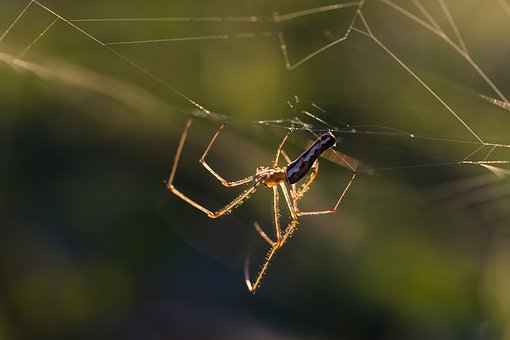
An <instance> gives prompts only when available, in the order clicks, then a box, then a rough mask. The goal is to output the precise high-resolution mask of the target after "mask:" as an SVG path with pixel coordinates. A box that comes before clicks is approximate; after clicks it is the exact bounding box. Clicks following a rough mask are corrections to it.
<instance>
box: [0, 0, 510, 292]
mask: <svg viewBox="0 0 510 340" xmlns="http://www.w3.org/2000/svg"><path fill="white" fill-rule="evenodd" d="M165 6H166V7H164V8H158V6H157V5H150V4H147V7H146V8H140V7H141V5H140V4H124V2H123V3H120V2H110V3H108V4H104V5H103V8H102V9H101V12H100V13H101V14H100V15H98V12H97V11H96V10H93V9H91V8H90V7H88V6H83V7H80V5H76V4H72V5H71V4H69V3H66V2H61V1H27V2H26V3H25V4H23V5H22V4H21V3H20V2H19V1H17V2H9V1H7V2H3V3H2V4H1V5H0V13H2V14H1V17H0V22H1V26H0V60H1V61H2V62H3V63H4V64H6V65H9V66H10V67H12V68H13V69H14V70H16V71H19V72H20V73H21V72H24V73H25V74H26V73H28V74H31V75H35V76H37V77H39V78H41V79H43V81H47V82H56V83H60V84H63V85H66V86H67V85H70V86H72V87H76V88H82V89H85V90H87V91H91V92H96V93H99V94H101V95H104V96H106V97H108V98H111V99H113V100H115V101H117V102H120V103H122V104H124V105H125V106H127V107H128V108H130V109H131V111H130V112H133V113H135V114H143V117H144V119H145V120H147V121H148V122H149V123H150V124H152V125H151V126H152V127H153V128H155V129H162V130H164V131H171V132H172V134H173V135H172V140H173V142H172V143H174V144H176V143H177V140H178V138H179V133H180V131H181V128H182V127H183V126H184V121H185V119H182V118H188V117H196V119H197V120H201V121H203V122H206V124H207V122H212V123H214V124H213V125H215V126H216V125H218V124H219V123H220V122H225V121H228V122H229V123H230V125H229V127H228V128H227V129H230V128H231V130H232V131H236V129H239V131H246V130H250V129H254V130H256V131H258V132H257V134H250V132H248V133H246V135H245V136H250V137H251V138H252V139H253V140H252V141H251V144H249V145H247V146H246V148H247V149H249V150H250V151H249V152H250V154H252V153H253V154H256V155H261V158H264V157H265V156H263V151H262V150H264V151H266V154H267V153H269V154H271V152H273V149H271V148H273V147H274V141H275V140H277V139H278V138H279V137H281V136H282V135H284V134H285V132H286V131H288V130H289V129H292V130H295V131H297V135H300V136H306V135H308V138H312V137H313V135H317V134H320V133H322V132H325V131H333V132H334V133H335V135H337V136H338V137H340V138H341V140H342V143H341V144H340V143H339V145H338V147H337V150H339V151H341V152H343V153H345V154H347V155H349V156H352V157H354V158H356V159H359V160H361V161H362V162H364V163H363V164H367V169H370V171H367V172H375V174H376V176H374V178H370V179H365V181H368V182H367V183H372V184H373V182H374V181H375V182H376V181H386V180H387V179H390V180H391V181H394V182H397V183H404V184H405V185H409V186H411V187H420V191H419V192H420V193H422V194H423V192H425V194H424V195H426V197H427V201H428V202H431V204H437V205H441V206H442V207H443V208H444V209H445V210H446V211H448V212H453V213H452V214H454V215H457V214H458V215H459V216H460V217H459V219H460V220H462V219H466V221H465V223H466V224H469V225H472V224H475V225H478V226H482V227H483V228H488V226H491V227H493V228H495V229H496V230H500V229H498V228H503V227H504V226H505V225H506V224H508V221H509V220H510V216H509V215H508V213H507V210H508V209H505V207H504V202H507V201H508V196H509V195H508V189H507V185H506V184H504V183H507V181H508V176H509V175H510V169H509V164H510V137H509V136H510V135H509V134H508V126H510V124H509V123H510V113H509V112H508V111H509V107H510V103H509V101H508V99H507V96H508V91H509V86H510V83H509V82H508V78H507V77H506V75H505V72H501V70H504V69H506V66H507V60H506V56H508V52H509V49H510V43H509V42H508V39H505V36H506V34H507V33H508V30H509V25H510V4H509V3H508V2H507V1H506V0H493V1H476V0H470V1H462V2H455V1H446V0H437V1H432V2H425V1H419V0H413V1H390V0H380V1H376V0H374V1H345V2H327V1H319V2H315V4H314V5H313V6H310V5H309V4H307V3H305V2H303V3H301V2H292V3H286V2H283V1H282V2H271V3H269V4H264V5H260V6H253V5H252V6H249V5H246V4H245V3H243V4H241V3H239V4H235V5H232V4H231V3H226V2H221V1H218V2H214V4H211V5H196V4H192V3H191V2H188V4H184V3H179V2H173V3H172V4H167V5H165ZM62 95H63V96H68V94H66V90H63V91H62ZM169 126H170V127H169ZM213 130H214V128H213ZM199 131H200V132H199V133H196V135H195V137H194V138H195V142H192V143H195V144H194V146H195V147H197V148H198V147H199V145H207V142H208V137H209V136H210V132H207V131H204V130H201V128H199ZM202 132H203V133H202ZM264 133H268V135H267V136H269V139H271V138H273V139H272V143H268V142H267V141H265V140H264V138H265V137H260V136H261V135H263V136H266V135H264ZM227 140H229V141H231V140H233V139H228V138H227ZM292 142H293V143H294V145H299V143H300V142H299V137H297V138H296V140H293V141H292ZM233 143H235V140H234V142H233ZM248 143H250V141H248ZM254 145H255V146H254ZM256 145H261V146H262V148H261V149H260V150H259V149H256ZM228 148H229V145H228V143H224V144H223V145H221V144H220V146H219V147H218V150H217V151H215V152H217V156H213V157H219V156H218V155H219V154H221V150H225V149H228ZM294 148H295V150H294V154H296V152H297V151H296V150H297V149H299V148H298V147H295V146H294ZM301 148H302V147H301ZM255 149H256V150H255ZM229 150H231V151H235V149H233V148H230V149H229ZM253 150H255V151H253ZM257 150H258V151H257ZM190 153H191V151H190ZM233 154H235V152H233ZM197 155H198V156H199V153H197ZM266 156H267V155H266ZM269 157H271V156H269ZM192 158H193V157H191V156H190V157H189V160H188V161H189V162H191V161H192V160H191V159H192ZM195 158H196V157H195ZM225 158H227V159H226V160H225ZM253 158H258V157H253ZM266 158H267V157H266ZM268 159H270V158H268ZM168 160H169V162H170V161H171V158H170V157H169V158H168ZM182 162H183V163H185V162H186V161H185V160H183V161H182ZM223 162H227V163H228V164H230V166H229V167H228V168H229V169H227V170H226V171H227V175H229V176H231V177H232V178H237V177H242V176H243V175H244V174H245V173H246V171H249V170H248V169H249V168H252V169H253V168H254V167H253V166H252V164H250V165H249V166H248V165H244V164H243V165H241V166H240V167H242V168H243V169H242V170H240V169H238V168H236V165H238V164H236V162H235V160H234V159H230V160H229V159H228V157H223ZM257 162H258V163H260V162H262V161H261V160H260V159H255V161H254V164H257ZM263 162H265V163H267V162H268V160H265V161H263ZM337 163H338V161H337ZM218 164H219V163H218ZM325 171H326V172H327V171H328V170H327V169H326V170H325ZM240 172H242V175H241V176H239V173H240ZM367 177H368V176H367ZM326 178H331V176H328V177H326ZM321 190H323V188H322V187H321ZM359 190H360V191H359V192H360V193H363V195H365V194H367V192H368V191H369V189H366V188H365V189H363V185H361V188H360V189H359ZM390 190H391V189H385V192H388V191H390ZM352 191H354V192H352ZM355 192H356V183H354V185H353V188H352V189H351V190H350V193H349V194H348V195H350V194H352V195H354V196H356V193H355ZM319 193H320V191H319ZM331 195H332V196H331V197H333V196H334V193H333V194H331ZM318 196H320V195H319V194H316V196H314V199H313V200H312V201H317V202H319V203H321V204H322V200H321V199H320V197H318ZM359 196H361V194H359ZM359 196H358V197H359ZM369 201H370V200H367V202H369ZM213 203H214V202H213ZM319 203H317V204H318V205H320V204H319ZM473 207H476V208H477V209H478V210H480V211H482V212H483V213H481V215H483V216H481V217H479V218H477V219H475V220H470V221H467V220H469V216H470V215H469V213H466V211H468V210H470V209H472V208H473ZM353 210H354V211H358V212H359V211H362V210H360V208H359V207H358V209H357V210H356V209H353ZM266 212H267V211H266ZM259 213H260V214H263V213H264V211H260V212H259ZM354 214H356V213H355V212H354V213H352V215H354ZM267 215H269V214H267ZM351 218H352V217H351ZM330 221H331V220H330ZM236 222H238V221H236ZM372 222H374V221H372ZM462 223H464V222H462ZM462 223H460V224H461V225H464V224H462ZM348 225H349V223H348ZM352 225H355V222H353V223H352ZM347 229H349V228H347ZM351 230H354V231H353V234H354V235H358V234H359V233H360V232H359V229H356V227H354V226H353V227H352V229H351ZM356 230H357V231H356ZM457 231H458V230H457V229H455V228H452V230H451V233H452V234H453V233H456V232H457ZM220 233H221V231H220V232H218V234H220ZM496 234H498V232H497V233H496ZM474 238H476V236H475V237H474ZM349 240H350V241H346V246H345V247H346V249H350V247H353V245H352V244H353V242H354V243H355V242H357V241H353V240H358V236H353V238H352V239H349ZM216 241H217V240H215V241H211V240H209V242H211V243H216ZM292 241H294V240H292ZM351 241H352V242H351ZM494 243H495V244H496V246H495V248H494V250H493V251H494V253H497V254H499V252H503V250H501V249H502V245H500V244H499V241H494ZM239 245H240V248H243V247H244V245H243V242H239ZM229 256H230V255H229ZM498 275H500V274H499V273H498V272H497V271H490V270H488V271H487V277H488V278H487V280H488V281H489V282H491V284H492V287H494V292H492V293H490V294H489V293H488V294H489V295H491V294H492V295H495V296H497V293H498V291H500V289H501V286H500V284H501V282H505V279H501V277H500V276H498Z"/></svg>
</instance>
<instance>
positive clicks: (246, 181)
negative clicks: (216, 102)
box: [186, 123, 254, 188]
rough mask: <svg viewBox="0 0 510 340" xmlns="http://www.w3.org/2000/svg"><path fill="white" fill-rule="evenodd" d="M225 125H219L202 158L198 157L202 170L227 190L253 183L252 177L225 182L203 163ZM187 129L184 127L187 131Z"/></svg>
mask: <svg viewBox="0 0 510 340" xmlns="http://www.w3.org/2000/svg"><path fill="white" fill-rule="evenodd" d="M225 125H226V123H224V124H221V126H220V128H219V129H218V131H216V133H215V134H214V136H213V138H212V139H211V141H210V142H209V145H208V146H207V148H206V149H205V151H204V154H203V155H202V157H200V160H199V162H200V164H202V165H203V166H204V168H205V169H206V170H207V171H209V172H210V173H211V174H212V175H213V176H214V177H215V178H216V179H217V180H218V181H220V182H221V184H223V185H224V186H226V187H227V188H230V187H235V186H238V185H242V184H246V183H249V182H250V181H253V179H254V177H253V176H249V177H246V178H243V179H240V180H237V181H227V180H225V179H224V178H223V177H221V176H220V175H219V174H218V173H217V172H216V171H214V170H213V169H212V168H211V167H210V166H209V164H207V162H206V161H205V157H206V156H207V154H208V153H209V150H210V149H211V147H212V145H213V144H214V142H215V141H216V138H218V135H219V134H220V132H221V130H223V128H224V127H225ZM187 128H188V127H186V129H187Z"/></svg>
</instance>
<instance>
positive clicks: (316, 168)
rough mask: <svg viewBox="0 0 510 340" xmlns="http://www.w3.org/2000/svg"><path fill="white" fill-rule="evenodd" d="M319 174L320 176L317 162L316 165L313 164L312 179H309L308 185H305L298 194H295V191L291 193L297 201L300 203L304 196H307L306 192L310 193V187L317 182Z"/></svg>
mask: <svg viewBox="0 0 510 340" xmlns="http://www.w3.org/2000/svg"><path fill="white" fill-rule="evenodd" d="M318 174H319V162H317V161H315V163H313V165H312V173H311V175H310V177H308V180H307V181H306V183H304V184H303V185H302V186H301V188H300V189H299V190H298V191H297V192H295V191H294V190H293V191H291V193H293V197H294V200H295V201H299V200H300V199H301V198H302V197H303V195H304V194H305V192H307V191H308V188H309V187H310V185H311V184H312V182H313V181H314V180H315V177H317V175H318Z"/></svg>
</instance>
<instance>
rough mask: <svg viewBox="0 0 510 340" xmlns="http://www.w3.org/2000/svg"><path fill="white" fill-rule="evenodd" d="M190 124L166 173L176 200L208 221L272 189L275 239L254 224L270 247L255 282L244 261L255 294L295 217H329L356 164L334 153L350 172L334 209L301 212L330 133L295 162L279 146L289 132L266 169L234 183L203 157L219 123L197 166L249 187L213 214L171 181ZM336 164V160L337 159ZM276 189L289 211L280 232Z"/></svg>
mask: <svg viewBox="0 0 510 340" xmlns="http://www.w3.org/2000/svg"><path fill="white" fill-rule="evenodd" d="M192 121H193V118H190V119H189V120H188V122H187V123H186V127H185V128H184V131H183V133H182V135H181V139H180V141H179V145H178V147H177V152H176V154H175V158H174V163H173V166H172V170H171V172H170V176H169V178H168V181H167V184H166V186H167V189H168V190H169V191H170V192H172V193H174V194H175V195H177V196H178V197H180V198H181V199H182V200H184V201H186V202H188V203H189V204H191V205H192V206H194V207H195V208H197V209H198V210H200V211H202V212H203V213H205V214H206V215H207V216H208V217H210V218H218V217H220V216H222V215H225V214H228V213H230V212H231V211H232V210H234V209H235V208H236V207H237V206H239V205H240V204H242V203H244V202H245V201H246V200H247V199H248V198H250V196H251V195H252V194H253V193H254V192H255V191H256V190H257V189H258V187H259V186H260V185H261V184H263V185H264V186H265V187H266V188H271V189H272V190H273V220H274V229H275V237H276V240H272V239H271V238H270V237H269V236H268V235H267V234H266V233H265V232H264V231H263V230H262V228H261V227H260V226H259V225H258V223H256V222H255V223H254V227H255V229H256V230H257V232H258V233H259V234H260V235H261V236H262V238H263V239H264V240H266V241H267V243H269V245H270V247H271V248H270V250H269V253H268V255H267V256H266V260H265V262H264V264H263V265H262V267H261V269H260V271H259V273H258V275H257V277H256V279H255V281H253V282H252V281H251V280H250V277H249V268H248V267H249V258H248V257H247V258H246V260H245V268H244V272H245V274H244V275H245V282H246V286H247V287H248V290H249V291H250V292H251V293H252V294H255V293H256V292H257V289H258V288H259V286H260V282H261V280H262V277H263V276H264V274H265V272H266V271H267V268H268V266H269V263H270V262H271V260H272V259H273V257H274V256H275V254H276V252H277V251H278V250H279V249H280V248H282V247H283V245H284V244H285V242H286V241H287V239H288V238H289V237H290V235H291V234H292V232H293V231H294V230H295V229H296V226H297V224H298V218H299V217H300V216H306V215H321V214H330V213H334V212H336V210H337V208H338V206H339V205H340V203H341V202H342V199H343V198H344V196H345V194H346V192H347V191H348V189H349V187H350V186H351V184H352V182H353V181H354V178H355V177H356V168H355V167H353V166H351V165H350V161H354V162H357V161H355V160H353V159H351V158H349V157H348V156H346V155H343V154H340V153H338V152H335V154H336V155H337V158H338V157H340V161H339V163H340V164H342V165H348V166H349V167H350V168H351V170H353V175H352V177H351V178H350V180H349V182H348V183H347V186H346V187H345V188H344V190H343V191H342V193H341V195H340V197H339V198H338V200H337V202H336V204H335V206H334V207H333V208H332V209H328V210H319V211H306V212H305V211H301V210H300V209H299V208H298V205H297V203H298V201H299V200H300V199H301V198H302V197H303V196H304V194H305V193H306V191H307V190H308V188H309V186H310V185H311V184H312V183H313V181H314V180H315V178H316V177H317V174H318V171H319V162H318V158H319V156H320V155H321V154H322V153H323V152H324V151H326V150H328V149H330V148H332V147H334V146H335V145H336V138H335V136H334V135H333V134H332V133H331V132H326V133H324V134H323V135H321V136H319V137H318V138H317V140H316V141H315V142H314V143H313V144H312V145H311V146H310V147H308V149H306V150H305V151H304V152H303V153H302V154H301V155H300V156H299V157H298V158H296V160H294V161H291V159H290V158H289V157H288V156H287V154H286V153H285V151H284V150H283V145H284V144H285V142H286V140H287V139H288V137H289V135H290V133H291V132H292V130H289V131H288V132H287V134H286V135H285V137H284V138H283V140H282V141H281V142H280V145H279V146H278V149H277V150H276V156H275V159H274V161H273V164H272V166H271V167H267V166H259V167H258V168H257V171H256V173H255V174H254V175H252V176H249V177H246V178H243V179H240V180H237V181H227V180H225V179H224V178H223V177H222V176H220V175H219V174H218V173H217V172H216V171H214V170H213V169H212V168H211V167H210V166H209V164H207V162H206V160H205V158H206V156H207V154H208V153H209V150H210V149H211V147H212V146H213V144H214V142H215V141H216V139H217V138H218V135H219V134H220V132H221V131H222V130H223V128H224V127H225V125H226V123H224V124H222V125H221V126H220V127H219V129H218V131H216V133H215V134H214V136H213V138H212V139H211V141H210V142H209V145H208V146H207V148H206V149H205V151H204V153H203V155H202V157H201V158H200V160H199V161H200V163H201V164H202V165H203V166H204V168H205V169H206V170H207V171H209V172H210V173H211V174H212V175H213V176H214V177H215V178H216V179H217V180H218V181H220V182H221V184H223V185H224V186H225V187H227V188H231V187H236V186H239V185H250V187H249V188H248V189H246V190H245V191H244V192H243V193H241V194H240V195H239V196H237V197H236V198H235V199H234V200H233V201H232V202H230V203H229V204H227V205H226V206H224V207H223V208H221V209H219V210H218V211H216V212H213V211H211V210H209V209H207V208H206V207H204V206H202V205H201V204H199V203H197V202H195V201H194V200H193V199H191V198H189V197H188V196H186V195H185V194H183V193H182V192H181V191H179V190H178V189H177V188H176V187H175V186H174V185H173V180H174V176H175V172H176V170H177V165H178V163H179V158H180V156H181V152H182V148H183V146H184V142H185V141H186V137H187V134H188V130H189V129H190V127H191V123H192ZM280 155H282V156H283V157H284V158H285V160H286V161H287V165H286V166H284V167H280V166H279V165H278V161H279V158H280ZM337 162H338V160H337ZM309 172H310V176H309V178H308V180H307V181H305V182H304V184H302V185H301V187H300V188H297V187H296V183H298V182H299V181H300V180H302V179H303V178H304V177H306V175H307V174H308V173H309ZM278 188H280V190H281V192H282V193H283V197H284V198H285V202H286V204H287V207H288V209H289V212H290V222H289V224H288V225H287V227H286V228H285V229H284V230H282V229H281V228H280V219H279V216H278V205H279V201H280V199H279V191H278Z"/></svg>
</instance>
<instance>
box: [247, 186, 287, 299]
mask: <svg viewBox="0 0 510 340" xmlns="http://www.w3.org/2000/svg"><path fill="white" fill-rule="evenodd" d="M280 185H281V188H282V191H283V194H284V196H285V200H286V202H287V205H288V207H289V210H290V214H291V219H292V221H291V222H290V223H289V225H288V226H287V228H286V229H285V232H284V235H283V237H282V236H281V231H280V227H279V225H280V221H279V216H278V201H279V200H278V189H276V187H273V188H274V189H273V190H274V208H275V209H274V211H275V214H274V222H275V227H276V228H277V229H276V233H277V234H276V235H277V236H276V237H277V241H276V242H273V243H272V244H271V243H270V244H271V249H270V250H269V252H268V254H267V256H266V260H265V262H264V264H263V265H262V268H261V269H260V271H259V273H258V274H257V278H256V279H255V281H254V282H253V283H252V282H251V280H250V271H249V263H250V259H249V257H246V259H245V262H244V279H245V282H246V286H247V287H248V290H249V291H250V292H251V293H252V294H255V293H256V292H257V289H258V288H259V286H260V281H261V280H262V277H263V276H264V274H265V273H266V271H267V268H269V263H271V260H272V259H273V257H274V255H275V254H276V252H277V251H278V249H280V248H281V247H282V246H283V245H284V244H285V241H286V240H287V238H288V237H289V236H290V234H292V231H293V230H294V229H295V227H296V225H297V214H296V210H295V204H293V203H292V201H291V199H292V198H291V197H292V196H291V194H290V193H289V189H288V188H287V187H286V186H285V184H283V183H281V184H280ZM264 234H265V233H264Z"/></svg>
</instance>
